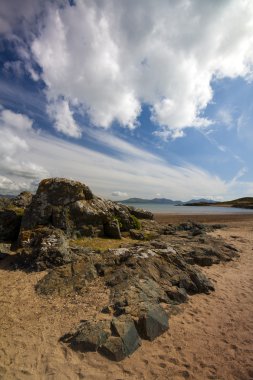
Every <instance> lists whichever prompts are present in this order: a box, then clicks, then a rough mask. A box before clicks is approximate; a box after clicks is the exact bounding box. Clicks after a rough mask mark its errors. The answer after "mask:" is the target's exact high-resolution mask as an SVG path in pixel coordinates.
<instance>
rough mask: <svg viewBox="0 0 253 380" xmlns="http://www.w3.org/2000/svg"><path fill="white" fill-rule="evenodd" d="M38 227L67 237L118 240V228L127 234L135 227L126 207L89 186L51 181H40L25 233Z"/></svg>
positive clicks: (59, 179) (26, 218) (74, 182)
mask: <svg viewBox="0 0 253 380" xmlns="http://www.w3.org/2000/svg"><path fill="white" fill-rule="evenodd" d="M117 223H118V224H117ZM39 225H45V226H53V227H55V228H59V229H61V230H63V231H64V233H66V234H67V235H68V236H77V235H80V236H82V235H83V236H103V235H105V236H115V237H116V238H119V236H120V233H119V232H120V231H119V228H120V230H121V231H128V230H129V229H131V228H133V227H134V221H133V218H132V217H131V214H130V212H129V210H128V208H127V207H126V206H124V205H119V204H116V203H114V202H112V201H106V200H104V199H101V198H99V197H96V196H94V195H93V194H92V192H91V190H90V189H89V188H88V187H87V186H86V185H84V184H82V183H80V182H76V181H70V180H67V179H64V178H50V179H45V180H43V181H41V182H40V184H39V187H38V190H37V192H36V194H35V195H34V196H33V198H32V202H31V204H30V205H29V207H27V209H26V211H25V214H24V217H23V220H22V230H31V229H33V228H35V227H37V226H39Z"/></svg>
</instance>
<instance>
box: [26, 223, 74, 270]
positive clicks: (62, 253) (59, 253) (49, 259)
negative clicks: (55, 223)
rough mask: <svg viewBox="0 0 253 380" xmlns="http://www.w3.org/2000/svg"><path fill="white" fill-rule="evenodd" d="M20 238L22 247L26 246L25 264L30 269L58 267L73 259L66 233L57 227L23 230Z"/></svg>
mask: <svg viewBox="0 0 253 380" xmlns="http://www.w3.org/2000/svg"><path fill="white" fill-rule="evenodd" d="M19 239H20V240H21V242H20V243H19V245H20V247H22V248H24V250H23V255H21V257H20V261H22V258H23V264H24V265H25V266H27V267H29V268H30V269H35V270H39V271H40V270H45V269H48V268H54V267H58V266H61V265H64V264H67V263H70V262H72V261H73V254H72V252H71V250H70V248H69V244H68V241H67V239H66V236H65V235H64V233H63V232H62V231H61V230H59V229H56V228H48V227H37V228H35V229H33V230H29V231H22V232H21V234H20V236H19Z"/></svg>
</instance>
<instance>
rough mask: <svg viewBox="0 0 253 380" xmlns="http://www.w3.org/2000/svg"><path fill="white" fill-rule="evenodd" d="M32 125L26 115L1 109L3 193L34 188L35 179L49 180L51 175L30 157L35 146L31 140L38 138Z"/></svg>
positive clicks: (0, 141)
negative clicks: (26, 155) (48, 177)
mask: <svg viewBox="0 0 253 380" xmlns="http://www.w3.org/2000/svg"><path fill="white" fill-rule="evenodd" d="M32 124H33V121H32V120H31V119H30V118H29V117H28V116H26V115H23V114H19V113H15V112H12V111H10V110H8V109H1V108H0V171H1V177H0V190H1V192H2V193H5V192H7V193H8V192H16V191H21V190H27V189H28V188H31V185H32V182H33V181H34V180H35V179H39V178H43V177H44V176H47V174H48V172H47V170H45V169H44V168H43V167H42V166H41V165H40V164H36V163H34V162H33V160H31V158H30V157H27V158H26V159H24V158H23V154H24V152H25V153H27V154H28V155H29V152H30V151H31V148H32V146H31V145H30V144H29V142H28V137H30V136H32V135H33V134H35V132H34V131H33V129H32Z"/></svg>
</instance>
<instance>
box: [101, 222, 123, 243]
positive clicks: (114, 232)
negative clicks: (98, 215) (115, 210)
mask: <svg viewBox="0 0 253 380" xmlns="http://www.w3.org/2000/svg"><path fill="white" fill-rule="evenodd" d="M104 234H105V235H106V236H108V237H110V238H112V239H121V233H120V228H119V222H118V220H117V219H115V220H108V221H107V222H105V223H104Z"/></svg>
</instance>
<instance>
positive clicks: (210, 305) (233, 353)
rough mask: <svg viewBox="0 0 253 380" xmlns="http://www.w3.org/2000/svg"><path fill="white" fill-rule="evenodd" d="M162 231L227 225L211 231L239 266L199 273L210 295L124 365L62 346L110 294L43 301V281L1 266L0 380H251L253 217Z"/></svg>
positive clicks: (197, 299) (96, 290)
mask: <svg viewBox="0 0 253 380" xmlns="http://www.w3.org/2000/svg"><path fill="white" fill-rule="evenodd" d="M156 219H157V220H159V221H160V222H164V223H173V222H178V221H179V222H181V221H186V220H189V219H191V220H196V221H201V222H207V223H208V222H212V223H226V224H227V227H226V228H224V229H220V230H216V231H215V232H214V233H212V234H214V235H215V236H221V237H223V238H224V239H225V240H226V241H227V242H229V243H232V244H233V245H234V246H235V247H236V248H237V249H239V251H240V255H241V256H240V258H239V259H236V260H234V261H232V262H229V263H226V264H219V265H214V266H212V267H210V268H203V271H204V272H205V273H206V274H207V276H208V277H209V278H210V279H211V280H212V281H213V283H214V285H215V289H216V290H215V292H213V293H212V294H210V295H202V294H200V295H195V296H192V297H190V300H189V302H188V303H187V304H183V305H180V306H178V307H177V309H176V313H175V314H174V315H172V316H171V318H170V329H169V331H168V332H166V333H165V334H163V335H162V336H160V337H159V338H158V339H156V340H155V341H154V342H147V341H143V344H142V346H141V348H140V349H139V350H138V351H136V352H135V353H134V354H133V355H132V356H131V357H130V358H127V359H126V360H124V361H123V362H120V363H114V362H111V361H108V360H107V359H106V358H104V357H102V356H100V355H99V354H97V353H87V354H82V353H77V352H74V351H72V350H71V349H69V348H68V347H66V346H65V345H64V344H62V343H60V342H59V337H60V336H62V335H63V334H64V333H66V332H68V331H69V330H71V329H72V328H73V327H74V326H75V325H76V324H78V322H79V321H80V320H81V319H85V318H86V317H87V316H91V315H92V316H96V315H97V314H98V313H99V310H100V309H101V307H102V306H103V304H106V300H107V298H108V292H107V290H106V289H105V288H103V287H102V286H101V284H100V283H99V281H97V282H95V283H94V284H93V285H92V287H91V289H90V291H89V292H87V294H86V295H85V296H83V297H71V298H68V299H60V298H54V299H53V298H52V299H48V298H42V297H39V296H38V295H37V294H36V293H35V290H34V285H35V284H36V282H37V281H38V279H39V278H41V277H43V275H44V273H25V272H23V271H20V270H17V271H10V270H9V265H8V260H9V259H7V260H6V259H5V260H3V261H2V262H1V263H0V265H1V266H0V284H1V285H0V286H1V292H0V320H1V328H0V378H1V379H32V380H37V379H49V380H53V379H57V380H58V379H59V380H64V379H71V380H76V379H87V380H100V379H101V380H102V379H107V380H124V379H131V380H137V379H138V380H139V379H159V380H160V379H161V380H162V379H173V380H179V379H199V380H205V379H217V380H222V379H224V380H230V379H231V380H234V379H237V380H249V379H253V215H244V216H243V215H241V216H240V215H235V216H233V215H206V216H203V215H196V216H193V215H186V216H183V215H178V216H176V215H174V216H173V215H166V214H160V215H156Z"/></svg>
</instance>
